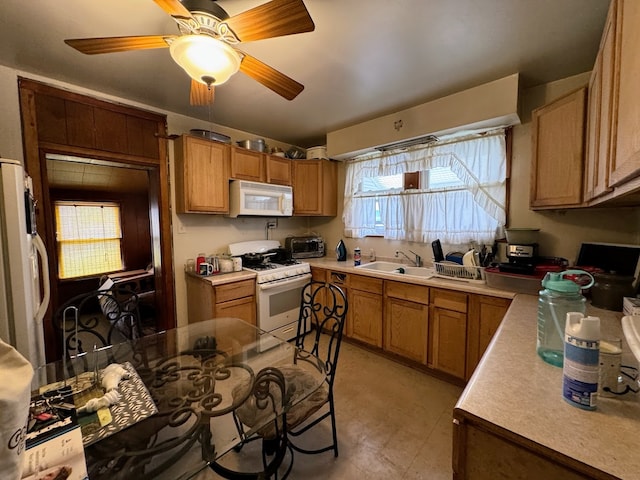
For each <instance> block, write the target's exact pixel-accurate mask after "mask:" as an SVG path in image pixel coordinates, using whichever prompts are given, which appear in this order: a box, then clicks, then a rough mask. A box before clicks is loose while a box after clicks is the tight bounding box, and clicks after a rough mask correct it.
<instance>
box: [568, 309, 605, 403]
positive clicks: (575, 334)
mask: <svg viewBox="0 0 640 480" xmlns="http://www.w3.org/2000/svg"><path fill="white" fill-rule="evenodd" d="M564 332H565V333H564V365H563V367H562V397H563V398H564V399H565V400H566V401H567V402H568V403H569V404H571V405H573V406H575V407H578V408H582V409H584V410H595V408H596V399H597V397H598V373H599V370H600V362H599V357H600V318H598V317H591V316H588V317H585V316H584V315H583V314H582V313H579V312H569V313H567V321H566V325H565V331H564Z"/></svg>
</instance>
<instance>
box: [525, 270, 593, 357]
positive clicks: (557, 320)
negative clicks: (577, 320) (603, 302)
mask: <svg viewBox="0 0 640 480" xmlns="http://www.w3.org/2000/svg"><path fill="white" fill-rule="evenodd" d="M570 274H584V275H588V276H589V277H590V278H591V283H589V285H586V286H584V287H581V286H580V285H578V284H577V283H575V282H573V281H571V280H568V279H566V278H564V276H565V275H570ZM592 285H593V277H592V276H591V275H590V274H589V273H588V272H585V271H584V270H566V271H564V272H549V273H547V274H546V275H545V277H544V279H543V280H542V286H543V287H544V290H540V294H539V297H538V337H537V342H536V351H537V352H538V355H539V356H540V358H542V359H543V360H544V361H545V362H547V363H550V364H551V365H554V366H556V367H562V364H563V357H564V354H563V352H564V322H565V318H566V316H567V313H569V312H578V313H582V314H584V313H585V312H586V310H587V299H586V298H584V297H583V296H582V295H581V294H580V288H589V287H591V286H592Z"/></svg>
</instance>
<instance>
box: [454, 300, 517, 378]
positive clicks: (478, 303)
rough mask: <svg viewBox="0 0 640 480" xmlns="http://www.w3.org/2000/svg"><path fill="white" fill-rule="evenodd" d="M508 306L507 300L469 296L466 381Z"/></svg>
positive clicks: (509, 301) (509, 302) (508, 301)
mask: <svg viewBox="0 0 640 480" xmlns="http://www.w3.org/2000/svg"><path fill="white" fill-rule="evenodd" d="M510 304H511V300H509V299H507V298H496V297H489V296H486V295H470V297H469V320H468V328H467V366H466V375H465V378H466V379H467V380H468V379H469V378H471V374H472V373H473V371H474V370H475V368H476V367H477V366H478V362H480V359H481V358H482V355H483V354H484V351H485V350H486V349H487V347H488V346H489V342H491V339H492V338H493V334H494V333H496V330H497V329H498V326H500V322H502V319H503V318H504V316H505V314H506V313H507V309H508V308H509V305H510Z"/></svg>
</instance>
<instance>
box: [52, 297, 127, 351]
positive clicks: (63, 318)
mask: <svg viewBox="0 0 640 480" xmlns="http://www.w3.org/2000/svg"><path fill="white" fill-rule="evenodd" d="M53 324H54V327H55V328H56V329H57V330H58V332H60V335H61V337H62V341H63V342H64V345H63V347H64V355H66V356H67V357H70V356H74V355H78V354H81V353H85V352H87V350H88V351H92V349H93V346H94V345H97V346H98V347H105V346H108V345H112V344H113V343H114V341H116V342H117V341H118V337H116V336H115V335H114V334H115V333H116V332H118V333H119V334H120V335H121V337H123V338H120V340H135V339H137V338H139V337H140V315H139V313H138V296H137V294H136V293H135V292H133V291H132V290H129V289H125V288H120V287H112V288H110V289H108V290H93V291H91V292H87V293H83V294H80V295H77V296H75V297H73V298H71V299H70V300H68V301H67V302H65V303H64V304H63V305H61V306H60V307H59V308H58V309H57V310H56V311H55V313H54V316H53ZM85 346H86V347H85Z"/></svg>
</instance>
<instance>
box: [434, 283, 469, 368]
mask: <svg viewBox="0 0 640 480" xmlns="http://www.w3.org/2000/svg"><path fill="white" fill-rule="evenodd" d="M467 300H468V295H467V294H466V293H461V292H456V291H453V290H443V289H439V288H432V289H431V306H430V312H429V314H430V315H429V316H430V318H429V345H430V347H431V348H430V349H429V356H428V357H429V358H428V365H429V367H431V368H433V369H434V370H438V371H440V372H443V373H447V374H449V375H453V376H454V377H457V378H460V379H464V378H465V371H466V370H465V368H466V348H467V347H466V344H467Z"/></svg>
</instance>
